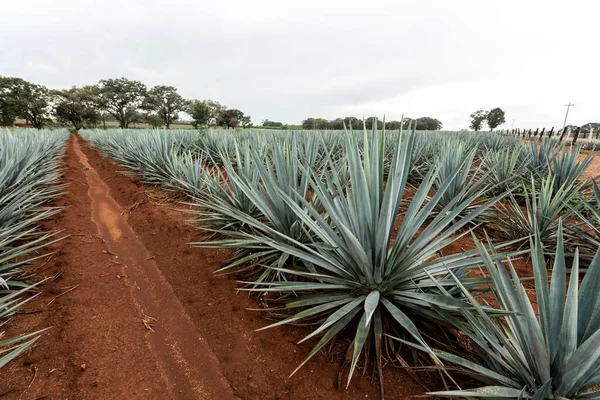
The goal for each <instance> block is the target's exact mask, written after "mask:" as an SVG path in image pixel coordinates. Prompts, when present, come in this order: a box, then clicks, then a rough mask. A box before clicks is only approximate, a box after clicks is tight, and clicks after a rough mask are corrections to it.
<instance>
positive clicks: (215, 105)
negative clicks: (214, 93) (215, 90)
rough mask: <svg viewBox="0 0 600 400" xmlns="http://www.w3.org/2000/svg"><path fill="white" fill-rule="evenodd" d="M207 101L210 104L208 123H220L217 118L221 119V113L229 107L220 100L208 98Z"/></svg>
mask: <svg viewBox="0 0 600 400" xmlns="http://www.w3.org/2000/svg"><path fill="white" fill-rule="evenodd" d="M205 103H206V105H207V106H208V109H209V110H210V119H209V121H208V123H209V124H211V125H218V123H217V120H218V119H219V115H221V113H223V112H224V111H225V110H227V107H226V106H224V105H222V104H221V103H219V102H218V101H214V100H210V99H208V100H206V101H205Z"/></svg>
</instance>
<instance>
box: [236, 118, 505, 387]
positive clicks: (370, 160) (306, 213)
mask: <svg viewBox="0 0 600 400" xmlns="http://www.w3.org/2000/svg"><path fill="white" fill-rule="evenodd" d="M363 136H364V138H363V151H362V153H361V151H360V148H359V145H358V141H357V138H356V136H355V133H354V132H353V131H350V132H347V133H346V136H345V141H346V152H347V155H348V156H347V159H346V163H347V167H348V170H349V174H350V186H349V187H347V186H345V185H343V184H342V183H341V182H340V181H339V178H338V176H337V175H336V173H335V172H332V171H335V169H334V168H324V170H323V174H320V173H317V172H314V171H312V172H311V171H309V170H304V169H303V173H304V174H306V175H310V176H311V182H310V186H311V189H312V190H313V191H314V197H315V199H316V202H315V201H310V200H306V199H305V198H304V197H303V196H302V195H301V194H300V195H299V194H297V193H293V192H291V191H284V190H282V189H276V190H275V192H276V193H277V195H278V197H279V198H281V200H282V201H284V202H285V203H286V204H287V205H288V207H289V208H290V209H291V210H292V212H293V218H295V219H296V220H298V221H301V222H302V224H303V229H304V230H306V232H307V233H306V234H307V236H308V237H310V238H311V240H312V242H311V243H303V242H301V241H299V240H296V239H295V238H294V237H292V236H291V235H289V234H286V233H285V232H281V231H279V230H277V229H276V228H275V227H269V226H265V227H261V229H264V230H265V231H268V232H269V234H268V235H267V234H265V235H261V236H257V237H256V240H257V241H260V242H261V243H263V244H264V245H265V246H268V247H269V248H271V249H273V250H277V251H279V252H281V253H283V254H287V255H289V256H291V257H295V258H296V259H297V260H300V261H302V262H299V263H297V264H296V265H294V268H285V267H281V266H278V265H272V264H271V265H267V266H266V267H267V268H269V269H271V270H273V271H274V272H283V273H285V274H287V275H288V276H290V277H296V279H293V280H292V279H290V280H288V281H275V282H260V281H252V282H247V283H248V284H251V285H253V286H256V287H254V288H251V289H248V290H252V291H260V292H275V293H278V294H281V295H282V296H284V297H286V299H287V304H286V308H285V309H286V310H287V311H288V312H289V313H291V315H290V316H289V317H288V318H286V319H284V320H282V321H279V322H277V323H275V324H272V325H270V326H269V327H272V326H277V325H282V324H288V323H297V322H314V321H315V319H316V320H318V321H321V322H320V325H319V326H318V327H317V328H316V329H314V330H313V332H311V333H310V334H309V335H308V336H307V337H305V338H304V339H303V341H305V340H309V339H311V338H315V337H317V336H319V335H320V336H321V338H320V340H319V341H318V342H317V344H316V345H315V347H314V348H313V350H312V351H311V352H310V354H309V355H308V357H307V359H306V360H305V361H304V362H303V363H302V364H301V365H300V366H299V367H298V368H300V367H301V366H302V365H304V364H305V363H306V362H307V361H308V360H309V359H310V358H311V357H313V356H314V355H315V354H316V353H317V352H318V351H319V350H320V349H322V348H323V346H325V345H326V344H327V343H328V342H329V341H331V340H332V339H333V338H334V337H335V336H336V335H337V334H338V333H339V332H340V331H341V330H342V329H344V328H348V329H352V330H353V331H354V332H355V335H354V340H353V343H352V361H351V365H350V374H349V377H348V382H349V381H350V379H351V377H352V373H353V371H354V370H355V368H356V365H357V362H358V359H359V357H360V355H361V354H363V350H364V349H365V348H370V349H374V352H371V354H373V353H374V354H376V359H377V361H378V368H379V369H381V357H382V340H381V339H382V334H383V333H384V329H386V328H385V327H388V326H393V327H395V328H396V327H400V328H402V329H404V330H405V331H406V332H408V333H409V334H410V335H412V337H414V338H415V339H416V340H417V341H419V343H421V344H422V345H423V346H426V344H425V341H424V340H423V338H422V336H421V334H420V332H419V330H418V329H417V327H416V326H415V324H414V323H413V321H412V320H411V315H413V314H415V315H420V316H425V317H428V318H434V313H432V309H434V307H441V308H442V309H444V310H457V309H460V308H461V307H463V306H464V305H465V303H463V302H462V301H461V300H460V299H448V298H446V297H445V296H441V295H438V294H437V288H436V284H435V283H434V278H435V277H437V278H441V277H444V276H446V275H447V274H448V271H463V270H464V268H467V267H469V266H476V265H477V263H478V261H477V259H473V256H474V255H475V252H465V253H461V254H455V255H449V256H445V257H438V251H440V250H442V249H443V248H444V247H445V246H447V245H448V244H449V243H451V242H452V241H453V240H454V234H455V233H456V232H458V231H459V230H460V229H461V228H463V227H464V226H466V225H467V224H469V223H470V222H471V221H472V220H473V219H474V218H476V217H477V216H478V215H480V214H481V213H482V212H483V211H484V210H486V209H487V208H488V207H489V206H490V205H491V204H492V203H493V201H490V202H488V203H486V204H484V205H481V206H479V207H478V208H476V209H474V210H473V211H472V213H471V214H469V215H468V216H465V217H464V218H462V219H461V220H460V221H459V222H457V223H453V221H454V220H455V219H456V217H457V216H458V215H459V214H460V213H461V212H462V211H463V210H464V209H465V208H466V207H468V205H469V204H470V203H471V202H470V201H469V200H467V201H464V202H463V203H460V204H458V203H457V202H456V200H455V201H454V202H450V204H448V206H447V208H446V209H445V210H443V212H440V213H439V214H438V215H437V216H436V217H435V218H433V219H430V218H429V217H430V215H431V213H432V212H433V211H434V209H435V207H436V206H437V204H438V203H439V202H440V199H441V198H442V196H443V195H444V194H445V192H446V190H447V189H448V187H449V185H450V183H451V182H450V181H448V182H446V183H445V184H443V185H441V186H440V187H438V189H437V192H436V194H435V195H434V196H433V197H432V198H431V199H430V200H429V201H428V202H427V201H426V199H427V193H428V192H429V190H430V189H431V187H432V185H433V183H434V181H435V179H436V174H437V171H436V170H435V169H434V170H431V171H430V172H429V173H428V174H427V175H426V176H425V178H424V179H423V183H422V184H421V185H420V186H419V187H418V188H417V189H416V191H415V192H414V194H413V197H412V200H410V202H409V205H408V208H407V210H406V211H405V213H404V215H403V218H402V221H401V222H399V224H396V221H397V216H398V211H399V208H400V204H401V202H402V198H403V194H404V192H405V189H406V184H407V178H408V173H409V169H410V164H411V154H412V151H413V149H414V134H405V135H403V136H402V137H401V138H400V143H399V145H398V147H397V151H396V153H395V154H394V157H393V160H392V163H391V166H390V171H389V175H388V177H387V180H385V179H384V156H385V155H384V153H385V152H384V149H385V131H382V132H376V131H373V132H372V133H371V134H370V135H369V134H367V131H366V130H364V135H363ZM451 178H452V177H451ZM317 203H318V204H320V205H321V207H319V206H317V205H316V204H317ZM395 225H396V226H397V227H398V231H397V233H395V232H396V231H395V229H394V226H395ZM256 226H257V227H258V225H256ZM435 282H437V281H435ZM441 282H443V283H442V285H447V286H448V289H455V288H456V284H455V283H454V281H453V280H451V279H445V280H443V281H441ZM464 284H465V285H467V286H471V285H472V284H474V283H473V282H471V281H470V280H469V279H467V278H465V281H464ZM287 294H290V295H291V294H293V295H297V296H299V297H295V296H294V297H290V296H285V295H287ZM384 321H387V323H384ZM380 376H381V374H380Z"/></svg>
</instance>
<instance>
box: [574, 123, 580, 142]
mask: <svg viewBox="0 0 600 400" xmlns="http://www.w3.org/2000/svg"><path fill="white" fill-rule="evenodd" d="M580 132H581V127H578V128H577V129H575V134H573V146H574V145H575V142H577V138H578V137H579V133H580Z"/></svg>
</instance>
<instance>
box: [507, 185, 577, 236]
mask: <svg viewBox="0 0 600 400" xmlns="http://www.w3.org/2000/svg"><path fill="white" fill-rule="evenodd" d="M534 181H535V178H534V177H533V176H532V177H531V187H534V186H535V184H534ZM583 185H585V183H576V182H571V183H568V182H566V183H565V184H564V185H563V186H561V187H560V188H558V190H555V189H554V177H553V176H552V175H549V176H547V177H545V178H542V180H541V188H540V190H539V191H536V190H533V189H531V187H530V188H527V187H525V186H524V187H523V192H524V198H525V210H523V208H522V207H521V205H520V204H519V202H518V201H517V200H516V199H515V198H514V197H513V196H511V197H510V202H509V203H508V205H503V204H502V203H498V204H497V209H498V211H499V213H498V216H497V225H498V226H499V227H500V229H501V230H502V231H503V233H504V235H505V236H506V237H508V238H510V239H519V238H527V237H529V236H531V235H533V234H534V233H536V232H537V234H538V235H539V237H540V240H541V241H542V243H544V244H546V245H553V244H554V243H555V241H556V232H557V228H558V222H559V219H560V218H561V217H562V218H563V219H567V218H568V217H569V216H570V215H572V214H573V213H572V211H571V209H570V208H569V202H570V201H571V200H573V199H574V198H575V196H577V194H578V192H579V190H580V189H581V188H582V187H583Z"/></svg>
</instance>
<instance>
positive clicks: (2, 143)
mask: <svg viewBox="0 0 600 400" xmlns="http://www.w3.org/2000/svg"><path fill="white" fill-rule="evenodd" d="M68 134H69V133H68V131H67V130H57V131H49V130H45V131H44V130H42V131H38V130H15V131H13V132H10V131H8V130H4V131H0V329H2V327H4V326H6V323H7V322H8V321H9V320H10V318H11V317H12V316H14V315H15V314H16V313H17V312H18V310H19V307H21V306H22V305H23V304H25V303H26V302H28V301H30V300H31V299H32V298H33V297H35V296H26V294H28V293H29V292H32V291H35V290H36V288H37V287H38V285H40V284H41V283H42V282H43V280H40V279H39V278H36V277H35V276H31V272H29V273H27V272H26V271H24V270H23V269H22V267H23V266H24V265H26V264H28V263H30V262H32V261H33V260H35V259H39V258H40V257H43V256H44V255H45V254H43V253H42V252H41V249H43V247H45V246H47V245H48V244H50V243H53V242H55V241H57V240H60V239H59V238H58V236H57V235H58V234H59V233H60V232H59V231H50V232H49V231H43V230H42V229H41V227H40V223H41V221H42V220H44V219H47V218H50V217H51V216H53V215H55V214H56V213H58V212H60V210H61V208H60V207H53V206H51V205H49V202H51V201H52V199H54V198H56V197H57V196H58V195H59V194H60V193H61V191H62V190H63V189H64V185H62V184H60V181H59V179H60V176H61V172H60V166H61V155H62V154H63V152H64V149H65V142H66V139H67V137H68ZM42 332H43V331H37V332H30V333H27V334H24V335H22V336H19V337H13V338H5V337H3V336H4V332H0V368H2V367H3V366H4V365H6V364H7V363H8V362H9V361H11V360H12V359H13V358H15V357H16V356H18V355H19V354H21V353H22V352H23V351H24V350H25V349H27V348H28V347H29V346H31V345H32V344H33V343H34V342H35V341H36V340H38V339H39V337H40V334H41V333H42Z"/></svg>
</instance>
